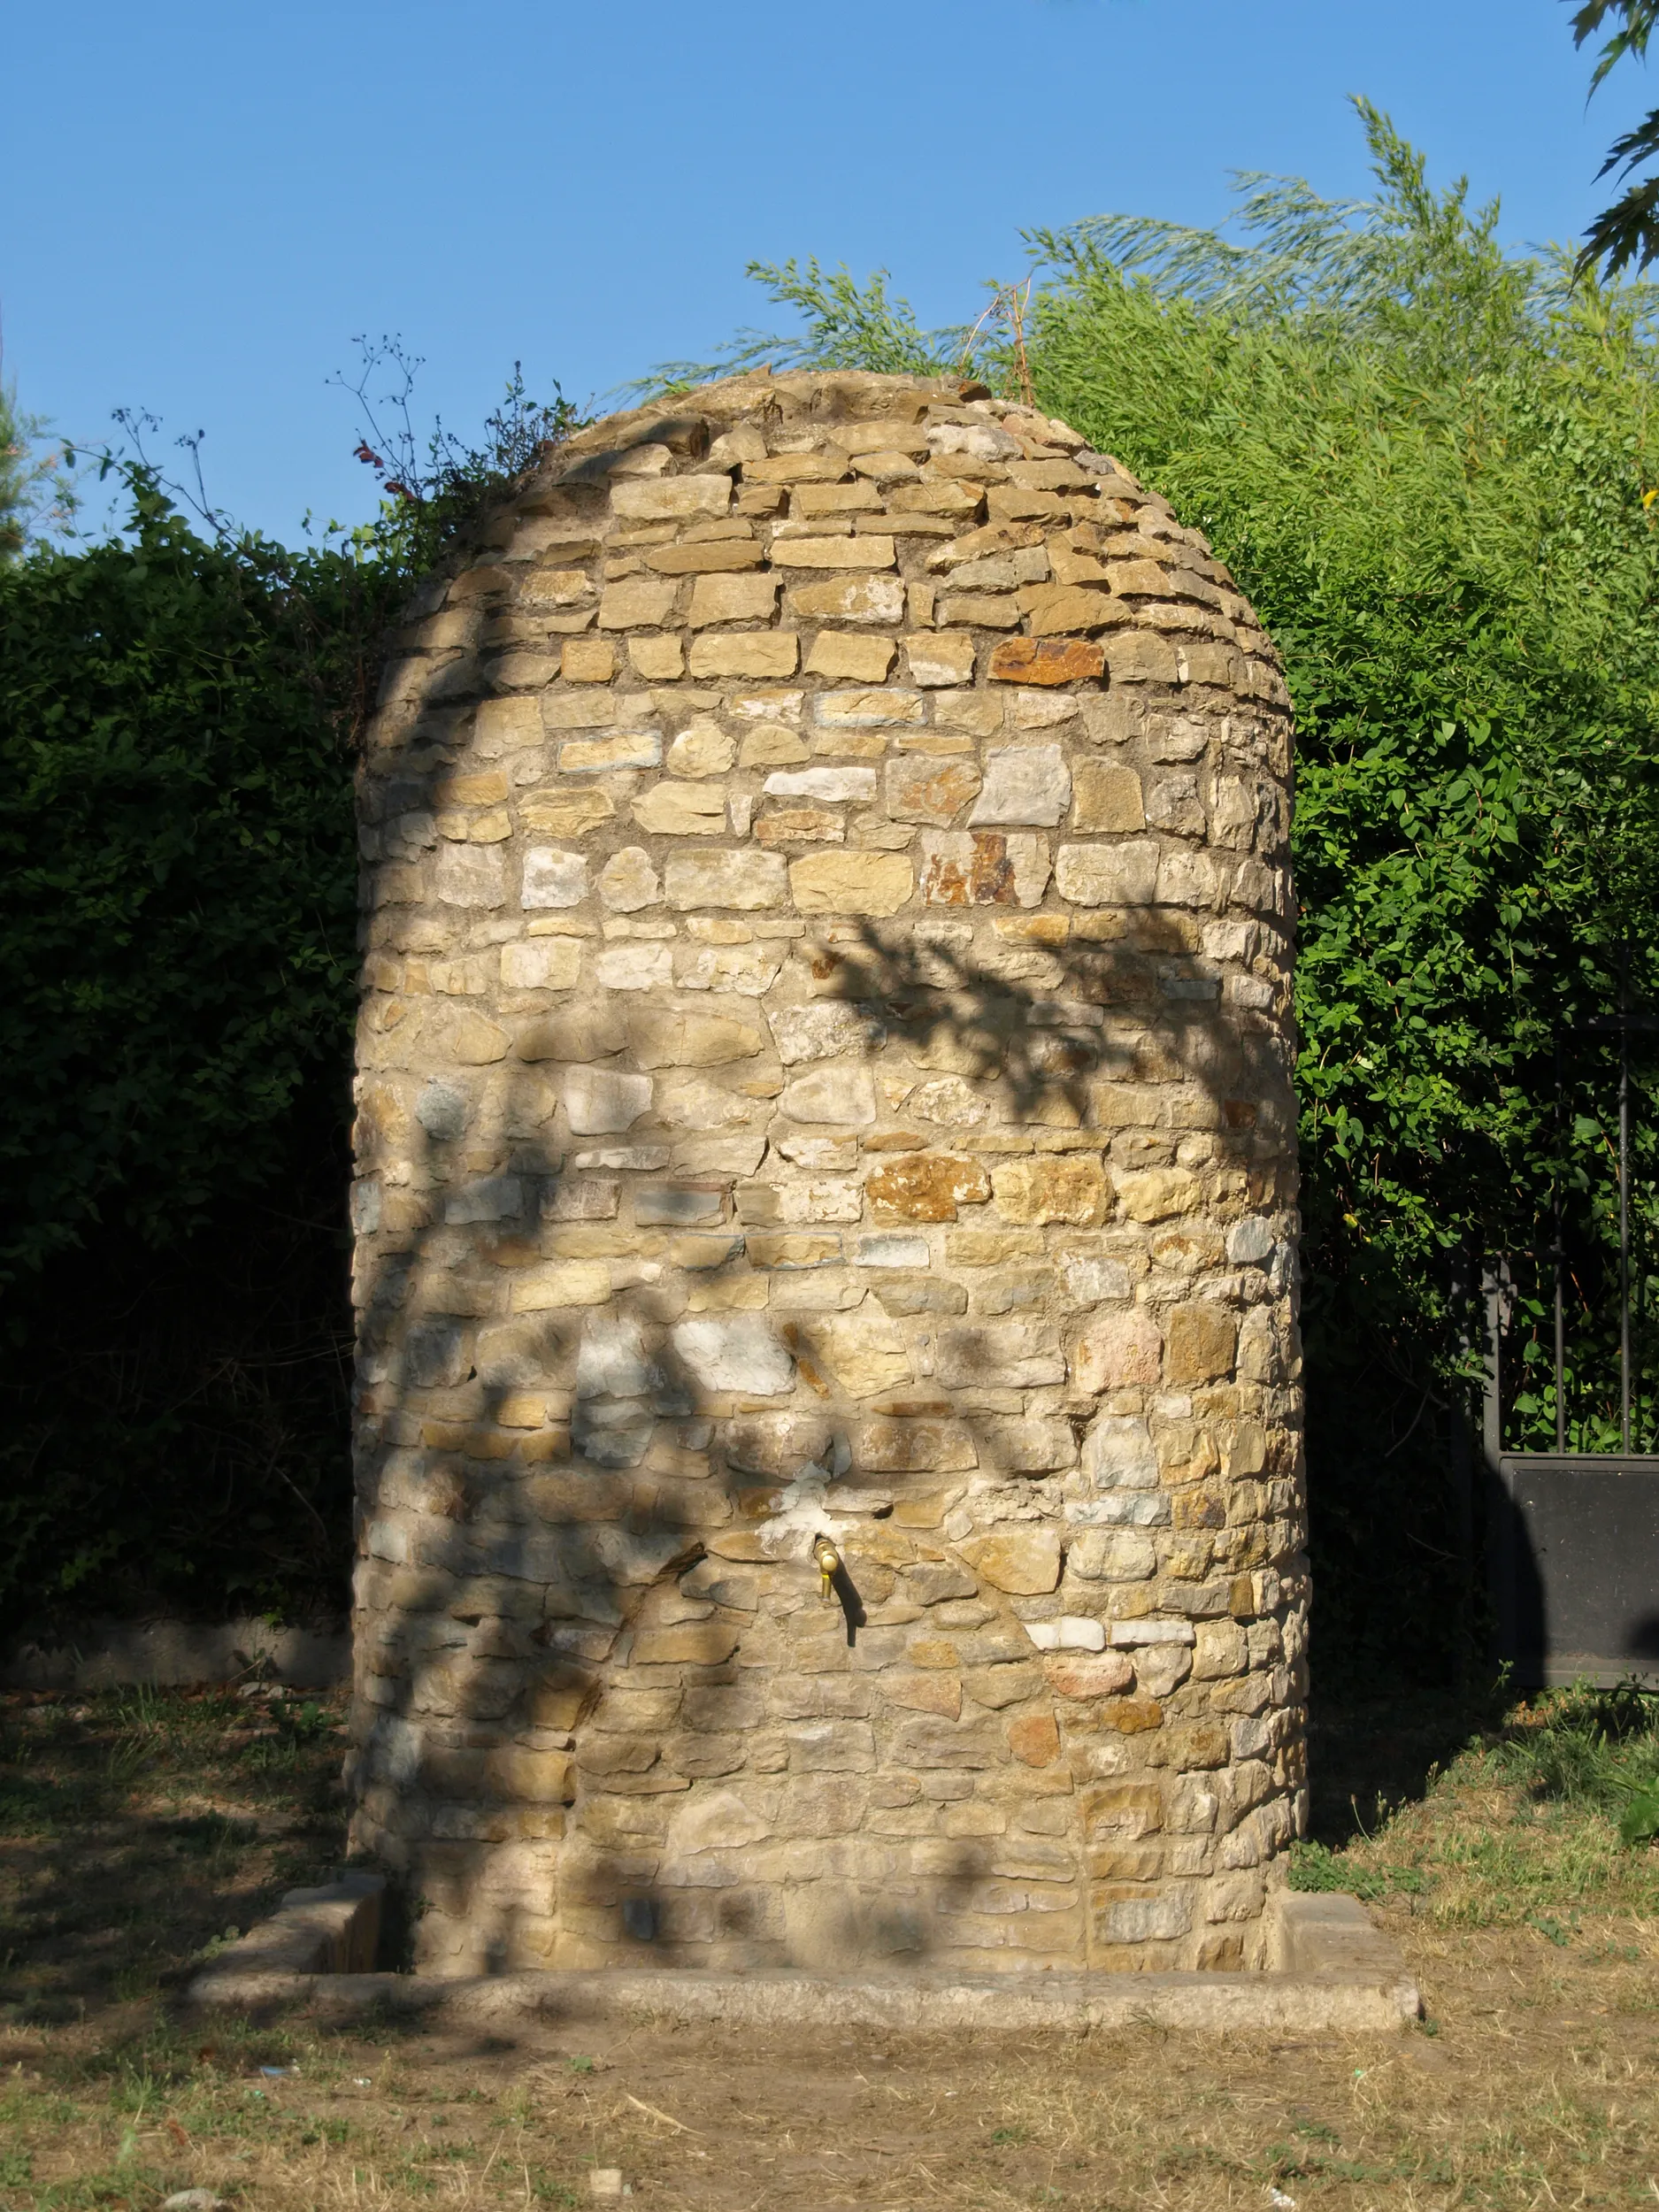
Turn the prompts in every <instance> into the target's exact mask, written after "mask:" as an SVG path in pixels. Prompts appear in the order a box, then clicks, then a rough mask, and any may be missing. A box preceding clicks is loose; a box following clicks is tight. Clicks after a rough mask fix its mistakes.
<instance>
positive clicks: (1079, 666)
mask: <svg viewBox="0 0 1659 2212" xmlns="http://www.w3.org/2000/svg"><path fill="white" fill-rule="evenodd" d="M1105 666H1106V654H1105V651H1104V649H1102V647H1101V646H1099V645H1094V644H1091V643H1089V642H1087V641H1085V640H1084V639H1082V638H1066V639H1060V638H1030V637H1010V638H1004V639H1003V641H1002V643H1001V644H1000V645H998V646H996V647H995V648H994V649H993V650H992V654H991V664H990V669H989V674H990V678H991V681H992V682H993V683H999V684H1043V685H1050V684H1078V683H1087V682H1089V681H1091V680H1093V679H1094V678H1095V677H1097V676H1099V675H1101V674H1102V673H1103V672H1104V670H1105Z"/></svg>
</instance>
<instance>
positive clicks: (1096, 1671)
mask: <svg viewBox="0 0 1659 2212" xmlns="http://www.w3.org/2000/svg"><path fill="white" fill-rule="evenodd" d="M1042 1671H1043V1673H1044V1675H1045V1676H1046V1677H1047V1678H1048V1686H1049V1688H1050V1689H1052V1690H1053V1692H1054V1693H1055V1694H1056V1697H1065V1698H1079V1699H1080V1698H1097V1697H1118V1696H1120V1695H1121V1694H1122V1693H1123V1692H1124V1691H1125V1690H1128V1689H1132V1688H1133V1686H1134V1678H1135V1671H1134V1668H1133V1665H1132V1664H1131V1663H1130V1662H1129V1661H1128V1660H1127V1659H1125V1657H1124V1655H1123V1654H1122V1653H1121V1652H1117V1651H1102V1652H1069V1651H1057V1652H1054V1653H1051V1654H1050V1655H1048V1657H1046V1658H1045V1659H1044V1661H1043V1663H1042Z"/></svg>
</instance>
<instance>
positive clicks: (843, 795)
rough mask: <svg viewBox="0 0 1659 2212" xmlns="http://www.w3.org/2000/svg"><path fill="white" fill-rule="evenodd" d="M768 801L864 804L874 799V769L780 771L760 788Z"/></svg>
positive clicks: (801, 769)
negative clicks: (797, 800)
mask: <svg viewBox="0 0 1659 2212" xmlns="http://www.w3.org/2000/svg"><path fill="white" fill-rule="evenodd" d="M762 788H763V790H764V792H765V795H766V796H767V797H768V798H769V799H822V800H824V801H826V802H827V803H831V804H834V803H842V802H846V801H852V802H855V803H857V804H860V805H863V804H867V803H868V802H869V801H871V800H872V799H873V798H874V797H875V795H876V772H875V770H874V769H873V768H800V769H787V768H786V769H779V770H777V771H776V772H774V773H773V774H772V775H770V776H768V777H767V779H766V780H765V783H764V785H763V786H762Z"/></svg>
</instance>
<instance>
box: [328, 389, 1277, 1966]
mask: <svg viewBox="0 0 1659 2212" xmlns="http://www.w3.org/2000/svg"><path fill="white" fill-rule="evenodd" d="M977 389H978V388H974V387H969V388H966V389H965V390H964V388H961V387H959V386H956V385H955V384H951V383H947V382H941V381H926V380H911V379H907V378H895V377H878V376H864V375H804V374H803V375H788V376H783V377H778V378H771V377H765V376H757V377H748V378H743V379H739V380H733V381H730V382H726V383H722V384H718V385H714V386H711V387H710V388H707V389H704V390H701V391H697V392H693V393H691V394H689V395H687V396H686V397H685V398H684V399H683V400H681V401H678V402H676V403H673V404H672V406H670V407H667V408H664V409H659V410H654V411H653V410H646V411H640V412H637V413H634V414H629V415H625V416H619V417H616V418H613V419H611V420H610V421H608V422H604V423H602V424H600V425H599V426H597V427H595V428H594V429H592V430H589V431H588V432H585V433H584V434H582V435H581V436H580V437H579V438H577V439H576V440H575V441H574V442H572V444H571V445H569V446H567V447H566V448H565V449H563V450H561V451H560V452H559V453H557V456H556V457H554V458H553V459H552V460H551V461H550V462H549V465H548V466H547V467H546V469H545V470H544V471H543V472H542V473H541V474H540V475H538V476H537V477H536V478H535V479H534V480H533V481H532V482H530V483H529V485H528V486H527V488H526V489H525V490H524V491H523V492H522V493H521V494H520V495H519V496H518V497H517V498H516V499H515V500H514V501H513V502H512V503H511V506H510V507H509V508H508V509H507V510H506V511H503V513H501V514H500V516H499V517H498V518H497V519H496V520H495V523H494V525H493V526H491V527H490V528H489V529H488V531H487V532H486V534H485V538H484V542H483V544H482V545H481V547H479V548H476V549H473V550H472V552H470V553H469V554H468V555H467V556H466V557H465V558H459V557H457V565H455V566H454V569H453V572H452V573H450V574H449V575H447V576H444V577H442V578H438V579H434V581H433V582H432V583H431V584H430V586H429V587H427V588H426V590H425V591H424V592H423V594H422V595H421V596H420V599H419V603H418V605H417V607H416V608H415V610H414V611H413V615H412V618H411V626H410V627H409V628H408V630H407V631H406V633H405V634H404V636H403V649H402V651H401V653H400V655H399V657H397V658H396V660H395V662H394V663H393V664H392V667H391V669H390V671H389V672H388V679H387V682H386V686H385V689H384V693H383V698H382V704H381V707H380V712H379V716H378V718H377V720H376V723H375V725H374V727H373V733H372V738H371V743H370V749H369V751H368V755H367V758H366V762H365V769H364V772H363V779H362V818H363V837H364V848H365V854H366V864H365V907H366V910H367V921H366V954H365V997H364V1007H363V1017H362V1025H361V1033H360V1047H359V1077H358V1122H357V1184H356V1187H355V1194H354V1195H355V1216H354V1217H355V1222H356V1226H357V1298H358V1303H359V1308H360V1315H361V1329H360V1350H359V1388H358V1434H357V1446H358V1467H359V1474H358V1482H359V1493H360V1528H361V1539H360V1550H361V1558H360V1562H359V1566H358V1571H357V1700H356V1707H355V1723H354V1736H355V1748H354V1752H353V1755H352V1761H351V1767H352V1784H353V1789H354V1793H355V1806H356V1809H355V1821H354V1830H353V1834H354V1839H355V1842H356V1845H357V1847H359V1848H361V1849H365V1850H368V1851H371V1852H373V1853H375V1854H378V1855H380V1857H381V1858H382V1859H383V1860H384V1861H386V1862H388V1863H390V1864H391V1865H392V1866H393V1867H395V1868H396V1869H398V1870H402V1871H403V1874H404V1875H405V1876H406V1877H407V1878H408V1880H409V1883H410V1885H411V1889H412V1890H414V1891H415V1892H417V1893H419V1895H420V1896H421V1897H422V1898H423V1899H424V1900H425V1901H426V1910H425V1913H424V1916H423V1917H421V1918H420V1920H419V1940H420V1944H421V1946H422V1950H423V1960H424V1963H425V1964H426V1966H427V1967H428V1968H430V1969H432V1970H437V1971H447V1972H458V1971H469V1970H487V1969H488V1968H491V1967H503V1966H527V1965H541V1964H548V1965H561V1966H595V1965H601V1964H603V1963H605V1962H611V1961H616V1962H657V1963H668V1964H681V1965H695V1964H703V1963H707V1964H711V1965H712V1964H718V1965H726V1966H730V1965H733V1964H752V1965H767V1964H797V1965H817V1966H826V1965H828V1966H834V1967H845V1966H847V1965H849V1964H850V1963H852V1962H854V1961H856V1960H864V1961H865V1962H869V1961H876V1962H885V1963H886V1964H887V1965H888V1966H890V1967H893V1968H895V1969H898V1968H902V1967H903V1966H904V1965H906V1964H907V1963H912V1962H916V1963H926V1964H929V1965H931V1966H934V1967H951V1966H955V1967H959V1968H961V1969H963V1970H985V1969H987V1968H999V1969H1000V1968H1007V1969H1018V1968H1033V1967H1044V1966H1079V1965H1084V1964H1087V1965H1092V1966H1097V1967H1112V1968H1123V1967H1151V1966H1157V1967H1171V1966H1173V1967H1192V1966H1210V1967H1231V1966H1237V1965H1240V1964H1250V1963H1256V1962H1259V1954H1260V1946H1261V1936H1260V1916H1261V1909H1262V1904H1263V1893H1264V1886H1265V1885H1266V1883H1267V1882H1268V1881H1269V1880H1270V1879H1271V1870H1272V1864H1273V1861H1274V1859H1275V1855H1277V1854H1279V1852H1281V1851H1282V1849H1283V1847H1284V1846H1285V1845H1286V1842H1287V1840H1288V1839H1289V1838H1290V1837H1291V1836H1292V1835H1293V1834H1294V1833H1295V1832H1296V1831H1297V1829H1298V1827H1299V1826H1300V1824H1301V1823H1302V1808H1303V1787H1302V1783H1303V1757H1304V1750H1303V1694H1304V1686H1305V1665H1304V1645H1305V1622H1306V1601H1307V1585H1306V1574H1305V1565H1304V1561H1303V1557H1302V1541H1303V1506H1302V1468H1301V1404H1300V1394H1299V1387H1298V1352H1297V1344H1296V1333H1295V1316H1294V1280H1295V1262H1294V1242H1295V1235H1296V1215H1295V1210H1294V1209H1295V1155H1294V1141H1295V1139H1294V1128H1295V1124H1294V1108H1293V1099H1292V1092H1291V1083H1290V1071H1291V1051H1292V1043H1291V1007H1290V983H1291V963H1292V905H1291V892H1290V884H1289V878H1288V870H1287V859H1286V832H1287V826H1288V816H1289V792H1290V772H1291V730H1290V721H1289V716H1288V711H1287V704H1286V692H1285V687H1284V684H1283V681H1282V680H1281V677H1280V673H1279V666H1278V664H1277V662H1276V660H1275V658H1274V656H1273V653H1272V650H1271V647H1270V645H1269V643H1268V641H1267V639H1266V638H1265V637H1264V636H1263V634H1262V631H1261V630H1260V628H1259V627H1258V626H1257V625H1256V620H1255V618H1254V617H1253V615H1252V614H1251V611H1250V610H1249V608H1248V606H1247V605H1246V604H1245V603H1244V601H1243V600H1242V599H1241V598H1240V595H1239V594H1238V592H1237V591H1236V589H1235V588H1234V587H1233V583H1232V580H1231V579H1230V578H1229V576H1228V575H1227V573H1226V572H1225V569H1223V568H1222V567H1221V566H1220V565H1218V564H1217V562H1216V561H1215V560H1214V559H1213V558H1212V557H1210V552H1209V550H1208V549H1207V547H1206V546H1205V543H1204V541H1203V540H1202V538H1201V537H1199V536H1198V535H1197V534H1195V533H1194V532H1192V531H1190V530H1184V529H1182V528H1181V527H1180V526H1179V524H1178V523H1177V522H1176V520H1175V518H1174V516H1173V515H1172V513H1171V510H1170V508H1169V507H1168V506H1167V504H1166V503H1164V501H1162V500H1160V499H1159V498H1157V497H1156V496H1155V495H1151V494H1148V493H1147V492H1144V491H1143V490H1142V489H1141V487H1140V486H1139V485H1138V484H1137V483H1136V482H1135V480H1133V478H1132V477H1131V476H1129V475H1128V474H1127V473H1126V472H1125V471H1124V470H1123V469H1122V468H1120V467H1119V466H1118V465H1117V464H1116V463H1115V462H1113V461H1112V460H1110V459H1109V458H1106V457H1103V456H1102V455H1100V454H1097V453H1093V452H1090V451H1088V450H1087V449H1086V447H1085V445H1084V442H1083V441H1082V440H1081V439H1079V437H1078V436H1077V435H1075V434H1074V433H1072V432H1071V430H1069V429H1067V428H1066V427H1065V426H1064V425H1062V424H1060V423H1056V422H1053V421H1050V420H1048V419H1045V418H1044V417H1043V416H1041V414H1038V413H1036V412H1034V411H1032V410H1030V409H1028V408H1023V407H1018V406H1012V405H1009V404H1006V403H1002V402H1001V401H996V400H992V399H989V398H987V397H984V396H975V394H976V391H977ZM826 1544H827V1545H828V1546H829V1547H830V1553H829V1555H828V1557H827V1558H826V1560H825V1561H824V1564H826V1565H827V1566H828V1568H829V1575H828V1587H827V1594H826V1592H825V1587H824V1578H823V1576H822V1575H821V1572H820V1563H819V1559H818V1554H819V1553H820V1552H821V1551H822V1550H823V1548H824V1547H825V1545H826Z"/></svg>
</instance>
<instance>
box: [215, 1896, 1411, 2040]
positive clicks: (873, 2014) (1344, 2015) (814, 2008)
mask: <svg viewBox="0 0 1659 2212" xmlns="http://www.w3.org/2000/svg"><path fill="white" fill-rule="evenodd" d="M303 1894H304V1895H305V1896H306V1898H307V1902H308V1908H309V1909H310V1910H311V1911H313V1912H314V1911H315V1910H316V1909H317V1905H316V1903H315V1902H314V1901H313V1898H314V1893H303ZM374 1904H375V1909H376V1911H377V1912H378V1908H379V1899H378V1896H377V1897H376V1898H375V1900H374ZM1268 1910H1269V1912H1270V1914H1271V1915H1272V1923H1271V1926H1270V1929H1269V1955H1270V1958H1271V1959H1272V1960H1273V1961H1274V1962H1275V1966H1274V1968H1273V1969H1270V1970H1269V1971H1267V1972H1264V1973H1260V1974H1051V1973H1050V1974H1018V1973H1011V1974H979V1975H950V1974H941V1973H936V1972H929V1971H927V1970H920V1969H918V1970H917V1971H916V1972H915V1973H911V1974H893V1975H885V1976H853V1975H845V1976H843V1975H822V1974H803V1973H795V1972H791V1971H767V1972H762V1973H746V1974H718V1973H705V1972H703V1971H701V1970H695V1969H682V1970H672V1969H670V1970H660V1971H653V1970H649V1969H645V1970H641V1969H638V1968H615V1969H602V1970H598V1971H596V1972H589V1973H531V1974H500V1975H492V1976H481V1977H476V1978H456V1979H454V1980H443V1979H439V1978H429V1977H427V1976H424V1975H415V1974H375V1973H337V1972H336V1973H326V1972H315V1971H309V1972H308V1971H306V1970H303V1968H302V1969H297V1970H296V1969H295V1968H294V1967H293V1966H291V1965H289V1964H288V1962H287V1961H286V1960H284V1959H281V1958H280V1955H278V1954H277V1952H276V1951H275V1949H274V1947H273V1946H271V1945H270V1944H267V1943H262V1942H261V1940H260V1932H259V1931H258V1930H255V1931H254V1932H253V1933H252V1935H250V1936H249V1937H245V1938H244V1939H242V1944H240V1945H234V1946H232V1947H231V1948H230V1949H229V1950H227V1951H226V1952H224V1953H222V1954H221V1955H220V1956H219V1959H217V1960H216V1961H215V1962H214V1963H213V1965H212V1966H211V1967H210V1968H209V1969H208V1970H207V1971H206V1972H205V1973H204V1974H200V1975H198V1976H197V1978H196V1980H195V1982H193V1983H192V1985H191V1987H190V1996H191V1999H192V2001H194V2002H196V2003H197V2004H201V2005H210V2006H215V2007H219V2008H228V2009H232V2010H235V2011H244V2012H249V2013H252V2014H255V2015H269V2014H272V2013H275V2012H279V2011H283V2010H287V2009H290V2008H295V2007H299V2008H303V2009H304V2010H305V2011H306V2012H307V2013H309V2014H311V2016H315V2017H319V2018H324V2019H327V2020H331V2021H334V2022H339V2023H346V2022H349V2021H351V2020H353V2019H356V2018H360V2017H362V2016H365V2015H370V2014H380V2015H381V2016H387V2015H390V2016H394V2017H403V2018H407V2019H409V2020H411V2021H419V2023H421V2024H444V2025H454V2026H467V2027H480V2028H481V2027H489V2028H494V2029H501V2028H503V2027H511V2026H512V2025H513V2024H520V2025H527V2024H532V2023H535V2024H541V2025H542V2026H549V2025H556V2024H558V2023H559V2022H561V2021H571V2022H572V2023H574V2022H578V2021H588V2020H637V2021H647V2022H652V2023H657V2024H661V2023H670V2024H672V2023H678V2022H687V2023H689V2022H720V2023H723V2024H727V2025H730V2026H734V2027H736V2026H742V2027H769V2028H770V2027H873V2028H881V2029H887V2030H891V2031H895V2032H902V2031H907V2030H919V2031H961V2030H972V2031H975V2032H992V2033H995V2032H1029V2031H1031V2030H1033V2029H1042V2028H1048V2029H1062V2030H1067V2031H1070V2032H1082V2031H1084V2030H1087V2029H1096V2030H1098V2029H1102V2028H1128V2027H1137V2026H1144V2025H1156V2026H1159V2027H1169V2028H1186V2029H1190V2030H1195V2031H1197V2032H1202V2033H1213V2034H1237V2033H1239V2032H1245V2031H1250V2032H1262V2031H1266V2032H1270V2033H1287V2034H1298V2035H1308V2034H1330V2033H1349V2034H1377V2033H1379V2032H1398V2031H1399V2030H1400V2029H1401V2028H1402V2027H1405V2026H1407V2025H1409V2024H1410V2022H1412V2021H1414V2020H1415V2019H1417V2016H1418V2015H1419V2013H1420V2011H1421V2004H1420V2001H1419V1999H1418V1995H1417V1985H1416V1984H1415V1983H1414V1982H1413V1981H1412V1979H1411V1978H1410V1975H1409V1973H1408V1971H1407V1970H1406V1965H1405V1962H1404V1960H1403V1958H1402V1956H1401V1955H1400V1952H1399V1951H1398V1949H1397V1948H1396V1947H1395V1946H1394V1944H1393V1943H1391V1942H1390V1941H1389V1939H1387V1937H1386V1936H1385V1935H1383V1934H1382V1933H1381V1932H1379V1930H1378V1929H1377V1928H1375V1927H1374V1926H1373V1925H1372V1924H1371V1919H1370V1917H1369V1916H1368V1915H1367V1913H1366V1911H1365V1909H1364V1907H1363V1905H1362V1904H1361V1903H1360V1902H1359V1900H1358V1899H1357V1898H1355V1897H1345V1896H1338V1895H1321V1896H1304V1895H1301V1894H1298V1893H1293V1892H1288V1891H1286V1892H1281V1893H1279V1894H1278V1895H1277V1896H1275V1897H1274V1898H1273V1899H1272V1900H1271V1901H1270V1903H1269V1907H1268ZM279 1917H280V1916H279ZM296 1932H297V1931H296Z"/></svg>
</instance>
